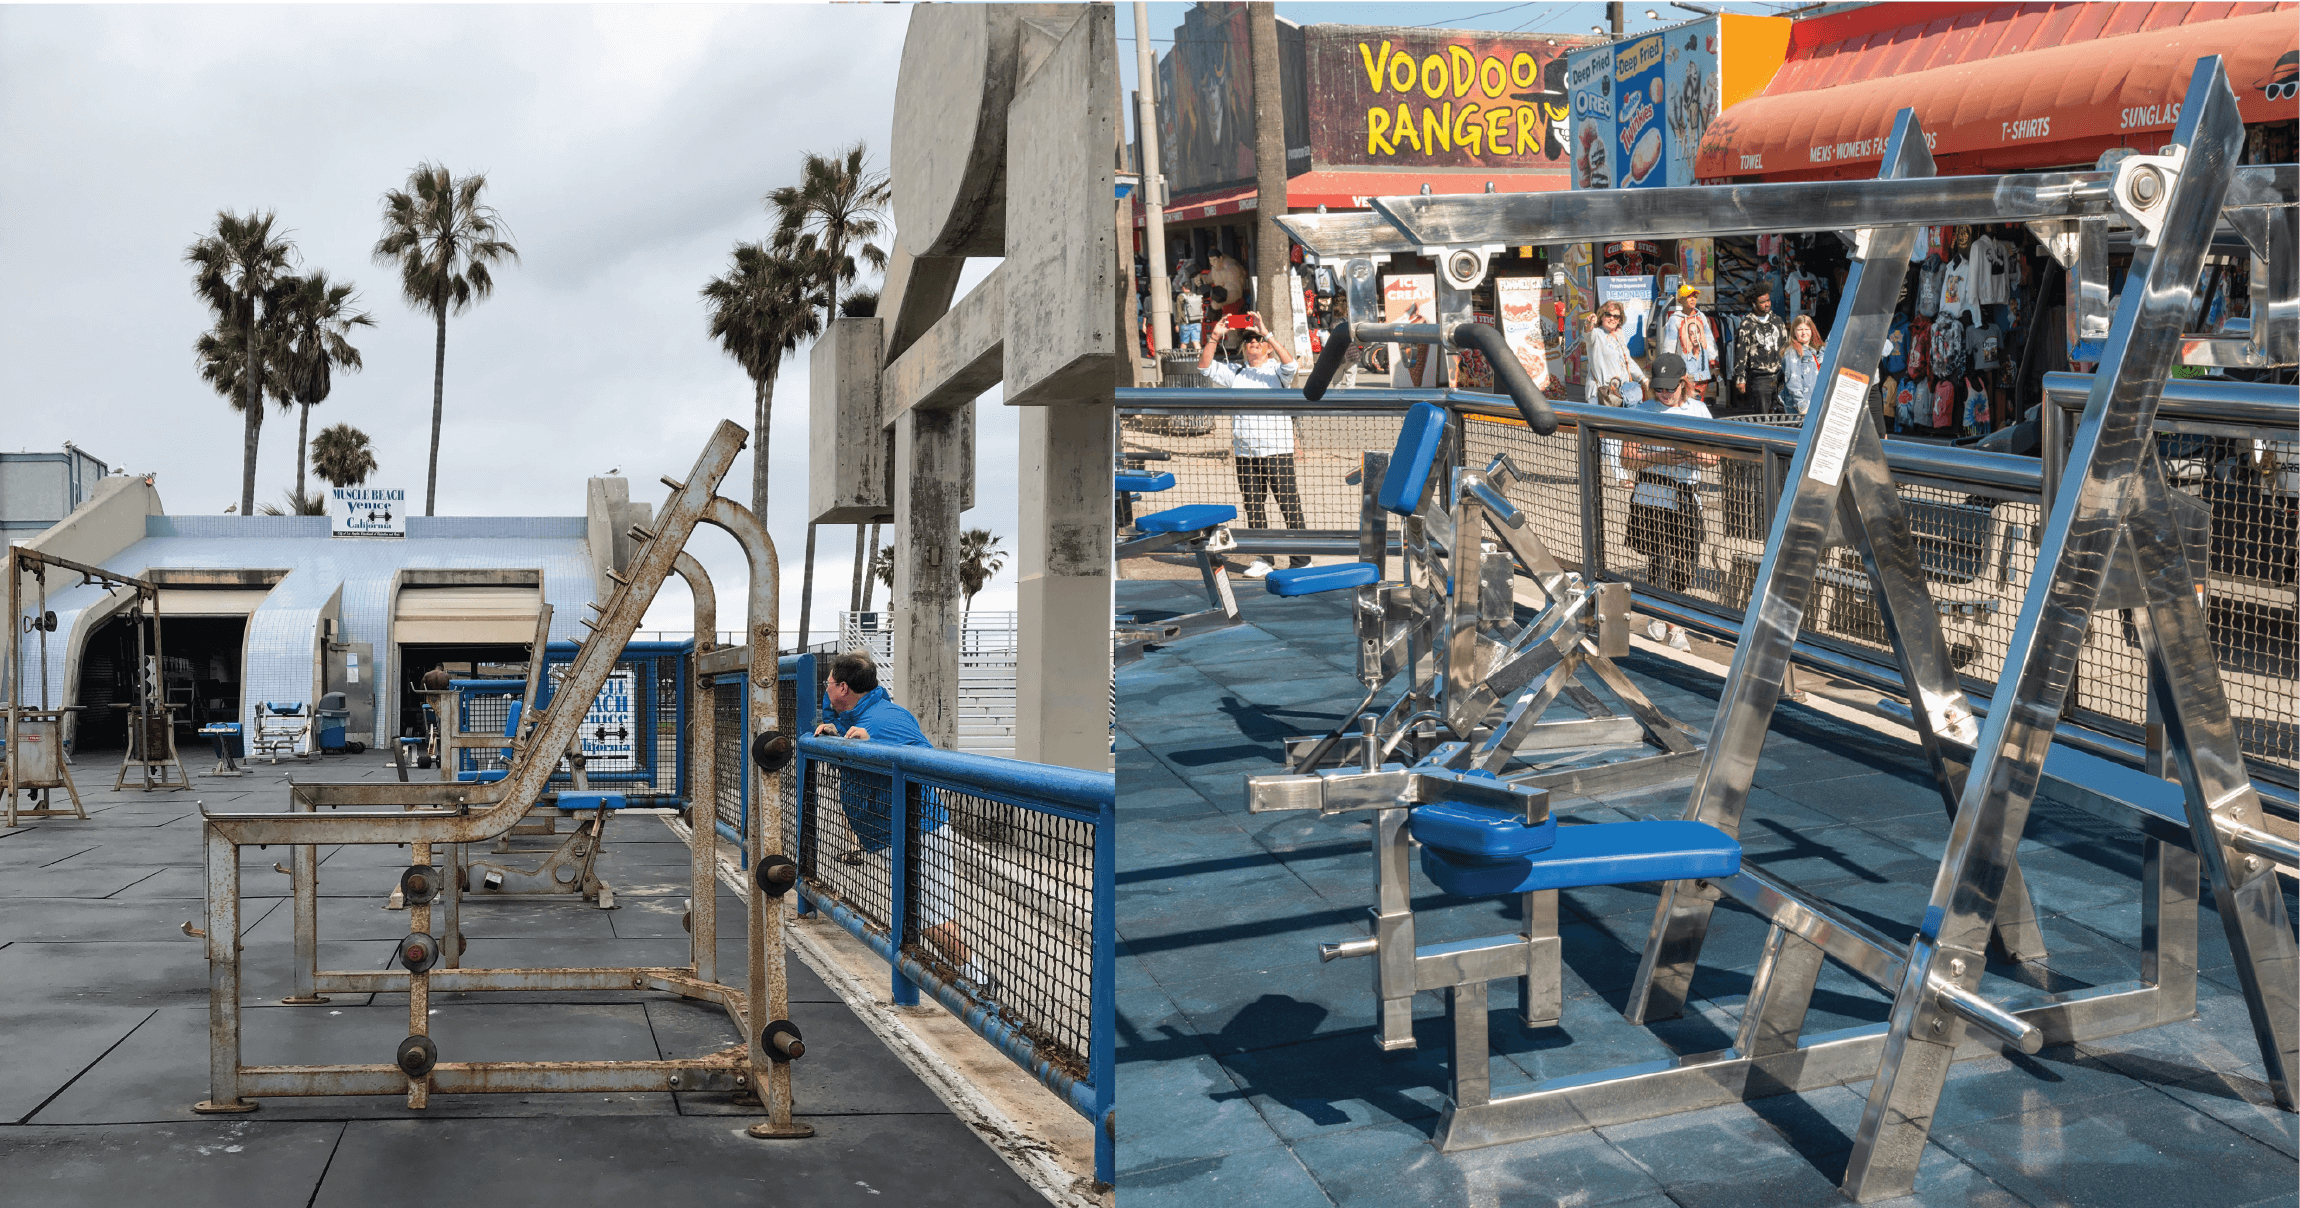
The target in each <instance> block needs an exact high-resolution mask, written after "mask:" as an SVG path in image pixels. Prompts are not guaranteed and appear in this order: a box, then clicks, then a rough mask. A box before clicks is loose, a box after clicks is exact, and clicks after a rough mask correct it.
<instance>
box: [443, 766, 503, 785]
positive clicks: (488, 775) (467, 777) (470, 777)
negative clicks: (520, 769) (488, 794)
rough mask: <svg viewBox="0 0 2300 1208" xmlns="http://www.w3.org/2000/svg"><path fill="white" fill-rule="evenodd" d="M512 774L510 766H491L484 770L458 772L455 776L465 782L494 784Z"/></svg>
mask: <svg viewBox="0 0 2300 1208" xmlns="http://www.w3.org/2000/svg"><path fill="white" fill-rule="evenodd" d="M510 774H511V769H510V768H489V769H487V770H486V771H483V772H457V773H456V774H455V778H456V779H457V780H459V781H461V782H462V783H464V784H493V783H495V782H496V781H498V780H501V779H503V778H504V777H505V776H509V775H510Z"/></svg>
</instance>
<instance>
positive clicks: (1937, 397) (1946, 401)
mask: <svg viewBox="0 0 2300 1208" xmlns="http://www.w3.org/2000/svg"><path fill="white" fill-rule="evenodd" d="M1956 422H1957V382H1956V379H1955V378H1935V379H1934V380H1933V414H1932V421H1931V422H1930V423H1928V424H1927V425H1926V427H1929V428H1946V427H1948V426H1950V425H1951V424H1954V423H1956Z"/></svg>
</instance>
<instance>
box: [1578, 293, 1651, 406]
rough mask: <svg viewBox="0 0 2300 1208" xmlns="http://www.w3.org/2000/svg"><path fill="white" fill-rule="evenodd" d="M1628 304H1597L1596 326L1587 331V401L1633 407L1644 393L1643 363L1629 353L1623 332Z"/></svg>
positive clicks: (1626, 320) (1627, 313) (1627, 320)
mask: <svg viewBox="0 0 2300 1208" xmlns="http://www.w3.org/2000/svg"><path fill="white" fill-rule="evenodd" d="M1628 322H1629V308H1628V307H1625V306H1623V305H1622V304H1621V303H1619V302H1608V303H1606V304H1604V305H1603V306H1600V307H1598V308H1597V329H1596V330H1595V331H1592V332H1590V333H1589V401H1590V402H1593V403H1611V404H1613V405H1615V406H1618V407H1634V406H1636V405H1637V402H1638V400H1639V399H1642V398H1644V397H1645V392H1644V389H1643V386H1642V383H1643V382H1644V381H1645V367H1644V366H1643V365H1640V364H1638V363H1637V358H1635V357H1633V356H1630V355H1629V339H1628V337H1627V336H1626V335H1625V334H1623V333H1624V330H1625V328H1626V326H1627V324H1628Z"/></svg>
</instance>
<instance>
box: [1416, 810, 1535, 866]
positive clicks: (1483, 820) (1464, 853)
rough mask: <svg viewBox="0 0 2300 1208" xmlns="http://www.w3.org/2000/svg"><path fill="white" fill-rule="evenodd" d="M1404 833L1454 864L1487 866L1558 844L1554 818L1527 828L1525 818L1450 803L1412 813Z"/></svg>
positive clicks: (1508, 812) (1508, 813)
mask: <svg viewBox="0 0 2300 1208" xmlns="http://www.w3.org/2000/svg"><path fill="white" fill-rule="evenodd" d="M1406 829H1407V830H1409V831H1411V832H1412V833H1413V837H1414V841H1415V842H1417V843H1420V844H1421V845H1422V846H1424V847H1434V848H1436V849H1438V850H1440V851H1443V852H1444V853H1446V855H1447V856H1448V857H1449V858H1451V859H1452V860H1454V861H1455V862H1456V863H1462V864H1490V863H1492V862H1494V861H1496V860H1503V859H1508V858H1510V857H1513V856H1529V855H1532V854H1533V853H1535V852H1538V851H1544V850H1546V849H1548V848H1549V847H1550V845H1552V844H1554V843H1555V842H1556V841H1557V816H1556V815H1555V814H1552V815H1550V816H1549V817H1547V818H1544V819H1542V820H1541V821H1540V822H1537V823H1534V824H1532V825H1530V826H1529V825H1527V824H1526V821H1525V815H1524V814H1520V813H1511V812H1510V811H1508V810H1499V809H1494V808H1491V807H1489V806H1482V805H1462V804H1459V803H1456V802H1450V801H1449V802H1444V803H1441V804H1438V805H1425V806H1422V807H1421V808H1420V809H1417V810H1415V811H1413V813H1412V815H1411V816H1410V817H1409V818H1408V819H1407V821H1406Z"/></svg>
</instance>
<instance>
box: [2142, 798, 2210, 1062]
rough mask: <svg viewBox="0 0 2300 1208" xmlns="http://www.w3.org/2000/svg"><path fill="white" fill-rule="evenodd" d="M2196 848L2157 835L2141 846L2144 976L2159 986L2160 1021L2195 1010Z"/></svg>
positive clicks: (2190, 1013)
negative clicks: (2189, 847) (2180, 845)
mask: <svg viewBox="0 0 2300 1208" xmlns="http://www.w3.org/2000/svg"><path fill="white" fill-rule="evenodd" d="M2198 867H2199V865H2198V859H2197V855H2196V853H2195V852H2192V851H2189V850H2188V849H2186V848H2181V847H2174V846H2172V845H2171V844H2169V843H2165V842H2163V841H2162V840H2158V839H2145V840H2142V841H2141V845H2140V980H2141V981H2143V982H2146V983H2147V984H2149V985H2152V986H2155V987H2156V995H2157V999H2156V1001H2157V1013H2156V1019H2157V1022H2158V1023H2175V1022H2178V1021H2180V1020H2183V1019H2187V1018H2190V1017H2191V1016H2193V1015H2195V1014H2196V938H2197V936H2196V901H2197V892H2196V887H2197V869H2198Z"/></svg>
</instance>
